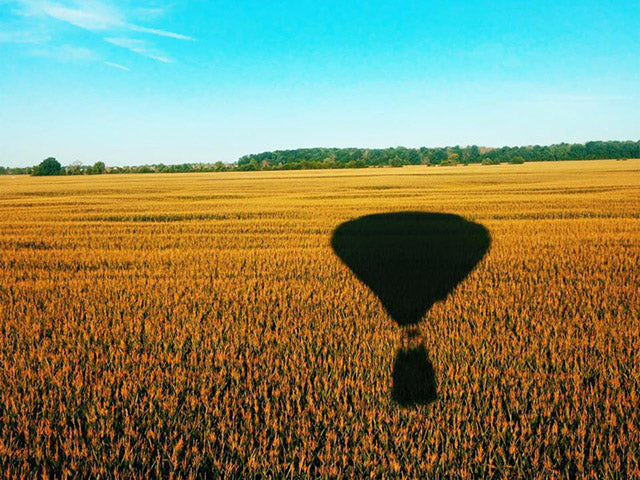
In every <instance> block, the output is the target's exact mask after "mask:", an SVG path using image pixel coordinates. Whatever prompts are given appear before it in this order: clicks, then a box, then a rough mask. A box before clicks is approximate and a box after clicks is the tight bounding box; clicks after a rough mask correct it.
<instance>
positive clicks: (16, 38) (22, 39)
mask: <svg viewBox="0 0 640 480" xmlns="http://www.w3.org/2000/svg"><path fill="white" fill-rule="evenodd" d="M49 40H51V36H49V35H45V34H42V33H38V32H32V31H13V32H10V31H9V32H8V31H4V32H0V43H45V42H48V41H49Z"/></svg>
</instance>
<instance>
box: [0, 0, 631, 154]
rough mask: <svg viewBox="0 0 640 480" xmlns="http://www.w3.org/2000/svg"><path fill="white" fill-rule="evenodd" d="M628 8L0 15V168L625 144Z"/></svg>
mask: <svg viewBox="0 0 640 480" xmlns="http://www.w3.org/2000/svg"><path fill="white" fill-rule="evenodd" d="M639 25H640V1H638V0H634V1H626V0H618V1H589V0H583V1H580V2H578V1H575V0H570V1H568V0H555V1H546V0H539V1H535V2H532V1H509V2H507V1H477V2H473V1H456V0H450V1H439V2H436V1H427V0H423V1H407V0H397V1H394V2H389V1H375V0H369V1H353V0H342V1H334V0H325V1H322V0H320V1H318V0H316V1H307V0H300V1H282V0H280V1H279V0H274V1H264V0H262V1H249V0H237V1H226V2H222V1H204V0H192V1H179V0H177V1H173V2H168V1H162V0H157V1H137V2H134V1H115V0H85V1H72V0H51V1H42V0H9V1H7V0H0V165H5V166H26V165H33V164H36V163H39V162H40V161H41V160H42V159H43V158H45V157H47V156H50V155H53V156H56V157H57V158H58V159H59V160H60V161H61V163H63V164H69V163H71V162H74V161H81V162H83V163H85V164H92V163H94V162H95V161H98V160H103V161H105V162H106V163H107V164H108V165H124V164H129V165H131V164H142V163H160V162H162V163H167V164H169V163H183V162H215V161H218V160H222V161H235V160H236V159H237V158H238V157H239V156H241V155H243V154H246V153H257V152H261V151H265V150H273V149H283V148H297V147H314V146H338V147H345V146H361V147H388V146H398V145H403V146H407V147H417V146H423V145H426V146H445V145H456V144H460V145H470V144H477V145H486V146H502V145H528V144H536V143H537V144H549V143H556V142H561V141H569V142H583V141H588V140H597V139H602V140H606V139H621V140H622V139H625V140H626V139H632V140H638V139H640V114H639V113H638V112H640V29H639V27H638V26H639Z"/></svg>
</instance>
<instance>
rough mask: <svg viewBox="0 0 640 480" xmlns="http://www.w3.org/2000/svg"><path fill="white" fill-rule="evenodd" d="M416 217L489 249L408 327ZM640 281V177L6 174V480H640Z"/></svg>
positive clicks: (495, 172) (623, 167)
mask: <svg viewBox="0 0 640 480" xmlns="http://www.w3.org/2000/svg"><path fill="white" fill-rule="evenodd" d="M398 212H414V213H412V214H411V215H414V217H411V218H412V220H411V221H412V222H422V221H426V220H424V219H423V218H426V219H427V220H429V221H432V220H435V221H437V222H440V223H439V225H450V224H449V223H446V222H453V223H452V224H455V225H457V227H456V228H457V229H458V230H456V232H463V233H464V232H467V233H469V232H471V233H473V235H476V237H477V241H476V242H474V243H473V245H474V248H476V250H477V251H476V252H475V253H474V254H473V255H469V256H468V258H466V257H465V258H466V260H464V262H462V261H461V260H459V258H460V255H458V253H456V252H462V253H460V254H464V252H466V251H467V250H468V248H470V247H468V246H467V247H465V245H466V244H465V242H459V243H458V244H456V245H458V246H457V247H456V249H455V250H453V249H452V248H449V249H445V247H444V246H443V245H440V246H439V247H438V248H439V249H440V250H438V251H439V252H441V253H442V252H445V253H446V255H445V254H442V255H440V254H439V255H438V256H437V257H438V258H437V261H438V262H440V263H441V264H438V265H440V266H439V267H438V268H440V269H441V270H439V271H446V269H447V267H446V262H448V261H451V262H454V263H455V262H458V263H457V264H456V265H458V266H457V267H456V268H457V269H458V270H459V271H460V272H463V273H464V275H462V274H461V275H451V278H450V279H449V280H447V281H448V282H449V283H447V284H446V285H445V287H446V288H441V289H435V290H434V291H433V292H432V293H430V294H429V295H431V296H432V298H431V300H432V301H430V302H427V303H424V304H420V305H418V306H417V307H416V308H415V309H413V310H411V311H410V312H409V313H407V311H408V308H409V307H406V305H399V304H398V302H402V299H403V298H405V299H406V298H409V296H412V297H413V296H415V295H417V294H416V293H415V292H413V290H412V287H406V288H409V289H410V290H411V293H410V294H407V296H406V297H402V292H400V293H398V292H397V291H393V292H392V293H389V294H388V295H393V298H391V297H389V298H391V300H389V299H387V290H386V286H385V278H384V276H383V275H384V272H385V271H387V270H386V269H385V268H383V269H382V270H380V269H379V268H378V269H377V270H375V269H374V270H371V269H368V265H369V264H367V261H366V259H367V258H371V262H376V261H378V259H379V256H378V255H377V254H376V252H373V253H371V254H369V256H368V257H363V256H362V255H360V256H359V257H358V258H356V257H355V256H354V255H356V253H357V252H356V253H354V251H355V250H354V249H356V250H357V251H361V249H360V248H359V245H360V244H357V243H355V244H354V243H353V242H352V241H351V240H349V242H351V243H349V244H348V247H349V248H351V250H349V248H346V249H345V247H343V243H344V242H343V240H342V239H343V237H340V236H339V234H340V235H342V233H341V232H347V234H350V233H349V232H350V231H351V230H349V229H350V228H351V229H353V228H354V227H353V226H354V225H355V227H358V228H361V227H359V225H361V224H362V223H354V222H357V221H358V220H357V219H362V218H363V217H366V218H365V220H360V222H365V226H364V227H363V228H370V225H371V224H372V223H371V222H373V221H377V220H376V219H379V218H381V217H376V215H388V214H398ZM418 213H421V214H427V215H428V217H421V216H417V215H418ZM432 214H438V215H437V216H434V215H432ZM371 216H373V217H371ZM367 218H368V219H369V220H367ZM385 218H393V219H394V221H396V222H397V225H400V227H398V228H401V227H402V225H404V224H403V223H402V222H404V221H405V220H406V218H407V217H406V214H405V215H400V216H397V217H385ZM372 219H373V220H372ZM398 219H399V220H398ZM349 222H352V223H349ZM366 222H369V223H366ZM442 222H445V224H442ZM388 223H389V222H387V224H388ZM341 225H343V227H340V226H341ZM371 228H377V227H371ZM442 228H445V227H442ZM446 228H449V227H446ZM359 231H360V232H361V231H368V230H359ZM348 238H349V239H350V238H352V237H348ZM450 238H451V239H452V242H455V241H456V239H460V238H467V236H466V234H464V235H462V234H457V236H453V235H450ZM341 242H343V243H341ZM354 245H355V246H354ZM382 245H383V246H382V247H381V250H380V252H382V251H386V250H384V249H387V250H388V248H387V247H388V244H382ZM428 246H429V244H427V247H428ZM356 247H358V248H356ZM412 248H416V250H415V251H416V252H417V253H416V254H415V255H419V256H421V257H420V258H427V257H426V256H425V257H423V256H422V255H423V254H422V253H419V250H420V246H419V245H412ZM427 250H428V248H427ZM405 251H406V250H405ZM412 251H413V250H412ZM345 252H346V253H345ZM452 252H453V253H452ZM378 253H379V252H378ZM424 255H427V254H424ZM354 258H355V260H354ZM396 260H397V259H396V258H395V257H393V258H392V263H393V265H395V266H396V267H395V270H394V272H393V275H390V276H389V279H388V282H387V283H392V284H393V285H399V284H401V282H402V281H403V280H402V273H403V271H404V270H401V268H400V267H399V266H398V265H404V264H402V263H398V261H396ZM409 260H410V259H407V258H405V259H404V260H403V261H405V263H406V264H407V265H410V264H411V262H410V261H409ZM428 260H429V261H431V260H432V259H428ZM407 262H408V263H407ZM443 262H444V263H443ZM461 262H462V263H461ZM465 262H466V263H465ZM424 264H425V263H424V262H422V263H421V261H417V262H416V265H418V266H420V265H424ZM354 265H356V266H354ZM363 265H364V266H363ZM639 265H640V161H639V160H628V161H590V162H562V163H553V164H544V163H526V164H524V165H499V166H479V165H474V166H467V167H462V166H459V167H431V168H428V167H423V166H416V167H405V168H400V169H391V168H380V169H371V168H369V169H359V170H339V171H297V172H276V171H273V172H225V173H204V174H198V173H193V174H187V175H182V174H174V175H155V174H149V175H118V176H108V175H101V176H95V177H93V176H83V177H59V178H54V177H52V178H33V177H26V176H25V177H10V176H3V177H0V472H2V475H4V476H7V477H13V476H21V475H23V476H27V477H31V476H33V475H34V473H37V474H49V475H55V476H64V475H69V476H80V477H85V476H103V477H104V476H106V477H110V476H116V475H117V476H134V477H135V476H140V477H144V476H149V475H162V476H169V475H171V474H177V475H179V476H194V477H195V476H197V477H202V476H212V477H215V476H219V475H222V474H226V475H227V476H236V477H240V476H251V475H260V474H261V475H272V476H285V477H286V476H288V477H296V476H298V477H299V476H302V477H318V476H325V477H337V476H345V477H352V478H354V477H361V476H374V477H380V476H385V477H403V476H404V477H416V476H434V475H437V474H439V475H441V476H456V477H460V478H474V477H476V478H477V477H487V476H492V477H496V478H516V477H522V478H534V477H538V478H553V477H557V478H566V477H575V476H585V477H590V478H602V477H608V476H616V475H617V476H620V477H640V413H639V412H640V409H639V408H638V406H639V404H640V288H639V285H640V267H639ZM402 268H405V269H406V275H407V276H408V278H410V279H411V280H412V281H411V282H410V283H411V285H415V284H416V282H418V283H419V282H420V278H421V277H420V273H419V272H420V271H421V270H420V269H414V270H411V268H409V267H402ZM416 270H418V271H416ZM372 272H373V273H372ZM381 272H382V273H381ZM454 273H455V272H454ZM434 278H435V277H434ZM434 281H438V280H434ZM425 288H430V287H428V286H427V287H425ZM395 290H398V289H397V288H396V289H395ZM398 298H400V300H398ZM394 302H395V303H394ZM405 307H406V308H405ZM396 311H397V312H399V313H396ZM416 312H418V313H416ZM423 313H424V314H423ZM422 314H423V315H422ZM420 315H422V317H420V318H417V317H419V316H420ZM407 358H409V359H416V361H418V362H419V363H420V362H421V363H420V364H421V365H428V367H429V371H428V372H427V371H425V370H424V369H422V370H420V371H419V372H418V373H424V374H425V378H424V379H423V380H424V381H427V380H429V381H430V382H432V385H430V386H429V392H426V393H425V395H426V396H423V397H421V398H420V399H421V400H424V401H416V402H412V401H409V402H402V401H398V396H397V395H394V393H397V392H395V391H394V386H397V385H394V381H395V382H399V381H403V382H406V381H407V380H406V379H404V380H398V379H399V378H401V377H402V375H400V374H398V375H399V376H398V375H396V366H397V363H398V362H403V361H405V360H406V359H407ZM418 377H419V378H423V377H422V376H420V375H418ZM427 393H428V395H427ZM421 395H422V394H421Z"/></svg>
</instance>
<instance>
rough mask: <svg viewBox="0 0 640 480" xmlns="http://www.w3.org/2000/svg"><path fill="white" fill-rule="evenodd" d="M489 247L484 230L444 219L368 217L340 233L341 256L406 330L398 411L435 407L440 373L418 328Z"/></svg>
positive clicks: (398, 363) (397, 372)
mask: <svg viewBox="0 0 640 480" xmlns="http://www.w3.org/2000/svg"><path fill="white" fill-rule="evenodd" d="M490 244H491V237H490V235H489V232H488V230H487V229H486V228H485V227H483V226H482V225H480V224H477V223H474V222H470V221H468V220H465V219H464V218H462V217H460V216H457V215H451V214H444V213H423V212H398V213H384V214H375V215H367V216H364V217H360V218H357V219H354V220H350V221H348V222H345V223H343V224H341V225H339V226H338V227H337V228H336V229H335V231H334V232H333V236H332V239H331V246H332V247H333V250H334V251H335V253H336V254H337V255H338V257H339V258H340V259H341V260H342V262H343V263H344V264H345V265H346V266H348V267H349V268H350V269H351V270H352V271H353V273H354V274H355V275H356V277H358V279H359V280H360V281H361V282H363V283H364V284H365V285H367V286H368V287H369V288H370V289H371V290H372V291H373V292H374V293H375V294H376V295H377V297H378V298H379V299H380V302H381V303H382V305H383V306H384V308H385V310H386V311H387V313H388V314H389V316H390V317H391V318H392V319H393V320H394V321H395V322H396V323H397V324H398V325H399V326H400V327H402V328H403V330H404V333H405V335H404V341H403V347H402V348H400V350H399V351H398V353H397V355H396V358H395V362H394V368H393V387H392V398H393V400H394V401H395V402H397V403H398V404H400V405H402V406H412V405H421V404H427V403H429V402H431V401H433V400H435V398H436V396H437V385H436V379H435V372H434V369H433V365H432V364H431V361H430V360H429V355H428V352H427V349H426V348H425V347H424V345H422V344H421V343H419V344H417V345H416V341H415V338H416V337H417V336H418V330H417V328H416V326H417V324H418V323H419V322H420V321H421V320H422V319H423V317H424V316H425V315H426V313H427V312H428V311H429V309H430V308H431V306H432V305H433V304H434V303H435V302H438V301H440V300H444V299H445V298H446V297H447V295H449V293H451V292H452V291H453V289H454V288H455V287H456V286H457V285H458V284H459V283H460V282H461V281H462V280H464V279H465V277H466V276H467V275H468V274H469V273H470V272H471V271H472V270H473V269H474V267H475V266H476V265H477V263H478V262H479V261H480V260H481V259H482V257H483V256H484V254H485V253H486V251H487V249H488V248H489V245H490Z"/></svg>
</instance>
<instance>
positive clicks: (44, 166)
mask: <svg viewBox="0 0 640 480" xmlns="http://www.w3.org/2000/svg"><path fill="white" fill-rule="evenodd" d="M61 173H62V165H60V162H58V160H56V159H55V158H53V157H49V158H45V159H44V160H43V161H42V162H40V165H38V167H37V168H36V169H35V170H34V175H38V176H48V175H60V174H61Z"/></svg>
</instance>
